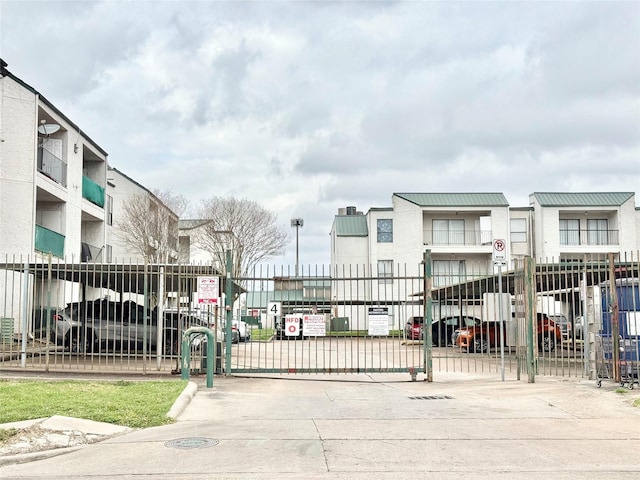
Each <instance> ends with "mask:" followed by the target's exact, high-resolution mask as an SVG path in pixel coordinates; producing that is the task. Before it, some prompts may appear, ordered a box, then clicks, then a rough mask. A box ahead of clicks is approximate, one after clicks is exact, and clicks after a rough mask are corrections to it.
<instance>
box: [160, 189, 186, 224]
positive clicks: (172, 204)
mask: <svg viewBox="0 0 640 480" xmlns="http://www.w3.org/2000/svg"><path fill="white" fill-rule="evenodd" d="M153 194H154V195H155V196H156V197H157V198H158V200H160V201H161V202H162V203H164V204H165V205H166V206H167V207H169V208H170V209H171V210H172V211H173V213H175V214H176V215H177V216H178V217H179V218H182V217H183V216H184V215H186V214H188V212H189V210H190V208H191V202H190V201H189V200H187V198H186V197H185V196H184V195H181V194H179V193H178V194H176V195H174V194H173V192H172V191H171V190H158V189H157V188H156V189H154V190H153Z"/></svg>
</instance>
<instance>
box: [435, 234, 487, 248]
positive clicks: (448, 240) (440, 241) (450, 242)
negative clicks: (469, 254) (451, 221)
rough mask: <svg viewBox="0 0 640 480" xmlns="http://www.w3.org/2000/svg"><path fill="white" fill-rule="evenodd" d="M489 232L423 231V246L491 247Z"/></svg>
mask: <svg viewBox="0 0 640 480" xmlns="http://www.w3.org/2000/svg"><path fill="white" fill-rule="evenodd" d="M491 235H492V232H491V230H464V231H463V230H461V231H451V230H425V231H424V239H425V242H424V244H425V245H433V246H438V245H440V246H481V245H491V241H492V236H491Z"/></svg>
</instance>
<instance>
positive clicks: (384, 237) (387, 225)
mask: <svg viewBox="0 0 640 480" xmlns="http://www.w3.org/2000/svg"><path fill="white" fill-rule="evenodd" d="M391 242H393V220H391V219H390V218H379V219H378V243H391Z"/></svg>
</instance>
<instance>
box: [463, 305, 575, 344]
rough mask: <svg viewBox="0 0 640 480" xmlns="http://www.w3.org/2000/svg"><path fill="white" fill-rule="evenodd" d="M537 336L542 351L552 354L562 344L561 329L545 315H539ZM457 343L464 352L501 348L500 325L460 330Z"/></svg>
mask: <svg viewBox="0 0 640 480" xmlns="http://www.w3.org/2000/svg"><path fill="white" fill-rule="evenodd" d="M503 326H504V338H507V332H506V325H503ZM536 335H537V337H538V349H539V350H540V351H543V352H552V351H553V350H554V349H555V348H556V345H561V344H562V331H561V330H560V327H559V326H558V325H557V324H556V322H554V321H553V320H551V319H549V317H548V316H547V315H546V314H544V313H538V314H537V321H536ZM455 341H456V345H457V346H458V347H461V348H462V349H463V350H464V351H467V352H476V353H486V352H488V351H489V350H490V349H491V348H495V347H499V346H500V323H499V322H482V323H481V324H480V325H476V326H471V327H466V328H461V329H458V330H456V332H455Z"/></svg>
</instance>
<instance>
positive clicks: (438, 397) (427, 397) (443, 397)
mask: <svg viewBox="0 0 640 480" xmlns="http://www.w3.org/2000/svg"><path fill="white" fill-rule="evenodd" d="M452 398H453V397H450V396H449V395H424V396H421V397H409V400H451V399H452Z"/></svg>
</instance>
